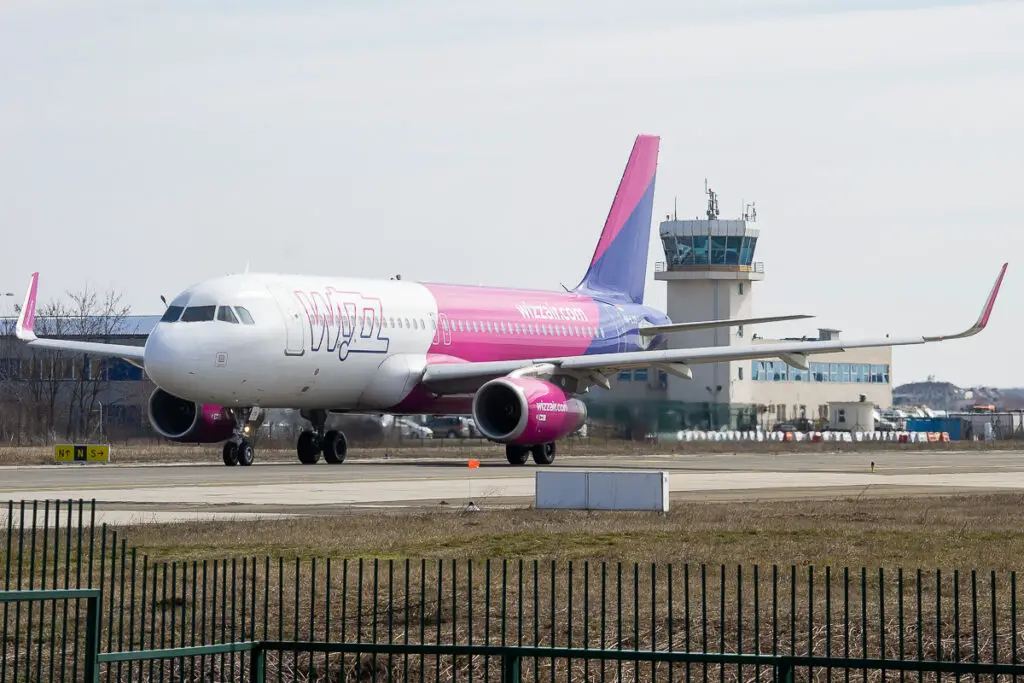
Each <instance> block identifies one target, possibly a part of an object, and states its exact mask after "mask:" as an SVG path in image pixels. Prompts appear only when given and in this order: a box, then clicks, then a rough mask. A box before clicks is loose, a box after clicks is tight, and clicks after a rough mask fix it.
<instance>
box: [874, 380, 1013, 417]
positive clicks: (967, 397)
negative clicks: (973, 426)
mask: <svg viewBox="0 0 1024 683" xmlns="http://www.w3.org/2000/svg"><path fill="white" fill-rule="evenodd" d="M892 402H893V405H894V406H901V405H904V406H921V405H924V406H928V407H929V408H932V409H934V410H965V409H967V408H970V407H971V406H972V405H995V406H996V409H997V410H1024V388H1020V387H1012V388H1007V389H1000V388H998V387H984V386H981V387H958V386H957V385H955V384H953V383H951V382H937V381H934V380H931V381H926V382H910V383H908V384H901V385H900V386H898V387H893V390H892Z"/></svg>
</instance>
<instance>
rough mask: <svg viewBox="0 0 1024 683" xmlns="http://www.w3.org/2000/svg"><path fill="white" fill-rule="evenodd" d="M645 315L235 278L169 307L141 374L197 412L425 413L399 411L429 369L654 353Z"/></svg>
mask: <svg viewBox="0 0 1024 683" xmlns="http://www.w3.org/2000/svg"><path fill="white" fill-rule="evenodd" d="M225 309H227V310H225ZM182 310H184V314H182ZM641 317H646V318H647V319H649V320H650V321H652V322H655V323H657V322H661V321H663V320H664V319H665V318H664V316H663V315H662V314H659V313H657V312H654V311H650V310H649V309H644V308H643V307H639V306H638V307H635V308H632V309H630V310H627V309H626V308H623V307H622V306H608V305H605V304H602V303H600V302H598V301H595V300H594V299H593V298H591V297H589V296H584V295H579V294H570V293H561V292H542V291H536V290H518V289H501V288H493V287H491V288H488V287H464V286H459V285H431V284H421V283H416V282H407V281H406V282H403V281H401V280H365V279H356V278H330V277H319V276H306V275H263V274H245V275H231V276H227V277H222V278H217V279H214V280H209V281H206V282H203V283H200V284H198V285H196V286H194V287H192V288H190V289H188V290H186V291H185V292H182V293H181V294H180V295H178V296H177V297H175V299H174V300H173V301H172V302H171V304H170V306H169V308H168V311H167V312H166V313H165V316H164V320H163V321H161V322H160V323H159V324H158V325H157V326H156V329H154V331H153V332H152V333H151V335H150V337H149V339H148V341H147V343H146V349H145V366H146V370H147V372H148V373H149V375H150V377H151V378H152V379H153V380H154V381H155V382H156V383H157V385H159V386H160V387H161V388H162V389H164V390H165V391H167V392H169V393H172V394H174V395H176V396H179V397H181V398H185V399H189V400H192V401H195V402H197V403H206V404H215V405H222V406H227V407H241V406H261V407H265V408H278V407H281V408H285V407H287V408H299V409H303V408H326V409H330V410H367V411H370V410H381V411H384V410H388V409H390V408H394V407H396V406H399V404H402V405H401V406H400V407H403V408H409V412H430V409H429V407H425V406H424V405H422V401H420V402H419V403H417V404H416V405H409V404H403V401H405V400H406V399H408V398H409V396H410V393H411V392H412V391H413V389H414V388H415V387H416V385H417V383H418V381H419V378H420V377H421V376H422V372H423V370H424V368H425V367H426V365H427V363H428V362H466V361H486V360H509V359H522V358H543V357H552V356H567V355H583V354H588V353H602V352H611V351H627V350H640V349H643V348H646V347H648V346H649V344H650V340H649V339H641V338H640V337H639V336H638V335H637V334H636V325H637V322H638V321H639V320H640V318H641Z"/></svg>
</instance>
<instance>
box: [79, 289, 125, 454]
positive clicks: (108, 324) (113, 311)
mask: <svg viewBox="0 0 1024 683" xmlns="http://www.w3.org/2000/svg"><path fill="white" fill-rule="evenodd" d="M68 297H69V298H70V299H71V307H70V320H71V321H72V323H73V326H74V327H75V328H77V334H78V335H79V336H81V337H82V338H84V339H88V340H89V341H97V342H110V341H111V338H112V337H113V336H114V335H116V334H118V332H119V331H120V328H121V327H123V325H124V321H125V318H126V317H127V316H128V315H129V314H130V312H131V307H130V306H126V305H123V304H122V303H121V295H120V294H118V293H116V292H114V291H113V290H108V291H107V292H106V293H105V294H104V295H103V298H102V299H101V298H100V297H99V296H98V295H97V293H96V292H95V291H94V290H92V289H90V288H89V286H88V285H86V287H85V289H83V290H82V291H81V292H78V293H71V292H68ZM115 362H116V361H114V360H113V359H102V360H101V359H98V358H93V357H91V356H88V355H86V356H79V357H78V358H77V359H76V367H75V371H74V389H73V391H72V400H71V405H70V407H69V413H68V437H69V438H71V437H72V436H88V435H89V434H92V433H93V432H94V431H95V428H97V427H99V428H101V427H102V422H101V420H102V415H98V416H97V418H96V419H95V420H94V419H93V415H94V414H96V408H97V406H98V404H99V396H100V393H101V392H102V391H103V389H104V388H106V387H107V386H109V384H110V380H109V371H110V368H111V367H112V366H113V364H114V363H115Z"/></svg>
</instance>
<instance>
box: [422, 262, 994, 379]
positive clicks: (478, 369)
mask: <svg viewBox="0 0 1024 683" xmlns="http://www.w3.org/2000/svg"><path fill="white" fill-rule="evenodd" d="M1006 266H1007V264H1005V263H1004V264H1003V267H1002V269H1001V270H1000V271H999V276H998V277H997V278H996V281H995V284H994V285H993V286H992V290H991V291H990V292H989V295H988V298H987V299H986V300H985V306H984V308H982V311H981V315H979V316H978V319H977V320H976V321H975V323H974V324H973V325H971V326H970V327H968V328H967V329H966V330H963V331H962V332H957V333H955V334H948V335H935V336H920V337H903V338H892V339H890V338H889V337H886V338H884V339H859V340H843V339H835V340H829V341H810V342H803V341H797V342H776V343H767V344H748V345H744V346H711V347H703V348H692V349H664V350H659V351H633V352H626V353H603V354H595V355H592V356H562V357H553V358H536V359H524V360H510V361H493V362H479V363H443V364H434V365H428V366H427V367H426V368H425V369H424V371H423V376H422V378H421V380H420V381H421V382H422V383H423V384H424V385H425V386H426V387H427V388H428V389H429V390H431V391H433V392H435V393H438V394H449V393H466V392H472V391H476V388H477V387H479V386H480V385H481V384H483V383H484V382H486V381H488V380H491V379H494V378H495V377H502V376H505V375H508V374H514V375H519V376H533V377H552V376H554V375H568V376H574V377H576V378H578V379H581V380H584V381H589V382H592V383H594V384H597V385H599V386H603V387H605V388H610V383H609V381H608V379H607V378H606V377H604V374H605V373H608V372H613V371H616V370H620V369H626V368H634V367H652V366H653V367H658V368H660V369H662V370H665V371H666V372H668V373H670V374H673V375H675V376H677V377H683V378H685V379H690V378H691V377H692V375H691V372H690V368H689V366H690V365H693V364H698V363H718V362H721V361H732V360H747V359H755V358H778V359H780V360H783V361H785V362H786V363H788V364H789V365H791V366H793V367H796V368H799V369H801V370H807V369H808V365H807V356H810V355H813V354H819V353H834V352H836V351H845V350H846V349H859V348H870V347H884V346H906V345H909V344H926V343H929V342H937V341H945V340H949V339H961V338H963V337H971V336H974V335H976V334H978V333H979V332H981V331H982V330H983V329H985V326H986V325H988V320H989V316H991V314H992V307H993V306H994V305H995V301H996V296H997V295H998V294H999V287H1000V286H1001V285H1002V282H1003V276H1004V275H1005V274H1006Z"/></svg>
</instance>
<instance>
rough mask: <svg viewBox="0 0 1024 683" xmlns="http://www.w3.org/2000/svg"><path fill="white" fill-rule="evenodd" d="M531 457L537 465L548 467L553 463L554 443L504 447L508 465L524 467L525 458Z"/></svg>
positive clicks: (508, 445)
mask: <svg viewBox="0 0 1024 683" xmlns="http://www.w3.org/2000/svg"><path fill="white" fill-rule="evenodd" d="M531 454H532V455H533V462H535V463H536V464H538V465H550V464H551V463H553V462H554V461H555V442H554V441H551V442H548V443H539V444H536V445H534V446H513V445H512V444H507V445H506V446H505V457H506V458H508V464H509V465H525V464H526V458H527V457H529V456H530V455H531Z"/></svg>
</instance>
